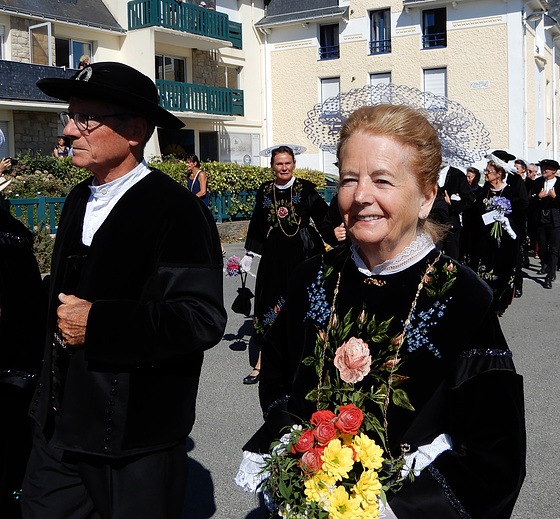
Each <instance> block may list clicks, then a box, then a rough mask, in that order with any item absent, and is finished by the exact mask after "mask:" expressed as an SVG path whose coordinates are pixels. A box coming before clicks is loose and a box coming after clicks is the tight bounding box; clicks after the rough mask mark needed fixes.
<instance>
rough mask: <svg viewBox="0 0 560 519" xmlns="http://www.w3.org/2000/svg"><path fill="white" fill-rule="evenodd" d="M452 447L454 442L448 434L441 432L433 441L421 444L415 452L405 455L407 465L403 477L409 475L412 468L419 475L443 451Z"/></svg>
mask: <svg viewBox="0 0 560 519" xmlns="http://www.w3.org/2000/svg"><path fill="white" fill-rule="evenodd" d="M452 448H453V443H452V442H451V437H450V436H449V435H448V434H440V435H439V436H438V437H437V438H436V439H435V440H434V441H433V442H432V443H430V444H428V445H420V447H418V449H417V450H415V451H414V452H409V453H408V454H405V455H404V461H405V466H404V468H403V470H402V477H406V476H408V473H409V472H410V471H411V470H413V471H414V475H415V476H416V477H418V476H419V475H420V472H421V471H422V470H424V469H425V468H426V467H427V466H428V465H430V464H431V463H432V462H433V461H434V460H435V459H436V458H437V457H438V456H439V455H440V454H441V453H442V452H445V451H448V450H451V449H452Z"/></svg>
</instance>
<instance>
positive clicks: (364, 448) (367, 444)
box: [354, 434, 383, 470]
mask: <svg viewBox="0 0 560 519" xmlns="http://www.w3.org/2000/svg"><path fill="white" fill-rule="evenodd" d="M354 449H356V455H357V460H358V461H360V462H361V463H362V465H363V466H364V468H366V469H373V470H379V469H380V468H381V466H382V464H383V449H381V447H379V445H377V444H376V443H375V442H374V441H373V440H371V439H370V438H369V437H368V436H366V435H365V434H360V435H359V436H355V437H354Z"/></svg>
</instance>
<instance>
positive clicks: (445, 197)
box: [444, 189, 451, 205]
mask: <svg viewBox="0 0 560 519" xmlns="http://www.w3.org/2000/svg"><path fill="white" fill-rule="evenodd" d="M444 193H445V196H444V199H445V202H446V204H447V205H451V198H450V197H449V194H448V193H447V189H446V190H445V191H444Z"/></svg>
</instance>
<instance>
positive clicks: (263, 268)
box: [245, 178, 332, 341]
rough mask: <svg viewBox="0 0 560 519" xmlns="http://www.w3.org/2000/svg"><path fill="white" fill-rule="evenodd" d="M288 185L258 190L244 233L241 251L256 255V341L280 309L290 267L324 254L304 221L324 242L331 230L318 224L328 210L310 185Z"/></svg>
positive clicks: (299, 181)
mask: <svg viewBox="0 0 560 519" xmlns="http://www.w3.org/2000/svg"><path fill="white" fill-rule="evenodd" d="M288 186H289V187H286V188H284V189H280V188H278V187H277V186H276V185H275V183H274V181H270V182H265V183H264V184H262V185H261V186H260V188H259V190H258V191H257V197H256V201H255V208H254V209H253V216H252V217H251V222H250V224H249V229H248V231H247V240H246V242H245V248H246V249H247V251H251V252H254V253H256V254H260V255H261V259H260V263H259V269H258V272H257V280H256V286H255V310H254V316H255V318H254V323H255V335H256V339H257V341H258V340H259V338H260V337H261V336H262V334H264V332H265V331H266V330H267V329H268V328H269V327H270V325H271V324H272V323H273V322H274V320H275V319H276V316H277V314H278V312H279V311H280V309H281V308H282V307H283V306H284V302H285V296H286V287H287V284H288V278H289V276H290V274H291V273H292V272H293V269H294V267H295V266H296V265H298V264H299V263H301V262H302V261H304V260H306V259H307V258H310V257H311V256H314V255H316V254H321V252H323V251H324V245H323V240H322V239H321V236H320V235H319V233H318V232H317V231H316V230H315V228H313V227H312V226H311V223H310V221H311V220H313V223H314V224H315V226H316V227H317V229H319V231H320V232H321V235H323V236H325V237H326V236H327V227H328V228H330V227H331V226H329V225H326V224H324V223H323V220H324V218H325V215H326V214H327V211H328V205H327V203H326V202H325V201H324V200H323V199H322V198H321V196H320V195H319V194H318V193H317V192H316V191H315V186H314V184H313V183H311V182H309V181H307V180H303V179H296V178H294V179H293V184H291V185H289V184H288ZM331 235H332V232H331Z"/></svg>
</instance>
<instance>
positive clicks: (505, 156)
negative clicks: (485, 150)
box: [486, 150, 515, 162]
mask: <svg viewBox="0 0 560 519" xmlns="http://www.w3.org/2000/svg"><path fill="white" fill-rule="evenodd" d="M490 155H494V157H498V158H499V159H500V160H503V161H504V162H509V161H510V160H515V155H512V154H511V153H508V152H507V151H505V150H494V151H493V152H492V153H491V154H490ZM490 155H487V156H486V158H487V159H488V158H490Z"/></svg>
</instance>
